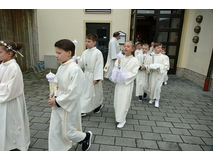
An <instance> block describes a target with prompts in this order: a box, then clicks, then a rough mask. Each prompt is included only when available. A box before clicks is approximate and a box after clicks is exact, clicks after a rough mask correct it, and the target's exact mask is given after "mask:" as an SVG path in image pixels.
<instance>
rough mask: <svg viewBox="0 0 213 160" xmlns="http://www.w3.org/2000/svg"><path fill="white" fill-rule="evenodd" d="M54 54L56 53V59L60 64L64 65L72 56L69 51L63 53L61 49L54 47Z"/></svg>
mask: <svg viewBox="0 0 213 160" xmlns="http://www.w3.org/2000/svg"><path fill="white" fill-rule="evenodd" d="M55 52H56V59H57V61H58V63H60V64H62V63H65V62H67V61H68V60H70V59H71V55H72V52H71V51H65V50H63V49H61V48H58V47H55Z"/></svg>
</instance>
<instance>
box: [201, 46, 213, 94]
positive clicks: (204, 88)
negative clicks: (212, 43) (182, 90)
mask: <svg viewBox="0 0 213 160" xmlns="http://www.w3.org/2000/svg"><path fill="white" fill-rule="evenodd" d="M212 70H213V49H212V55H211V60H210V63H209V69H208V73H207V76H206V79H205V83H204V87H203V91H208V90H209V84H210V80H211V75H212Z"/></svg>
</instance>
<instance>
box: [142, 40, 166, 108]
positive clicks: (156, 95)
mask: <svg viewBox="0 0 213 160" xmlns="http://www.w3.org/2000/svg"><path fill="white" fill-rule="evenodd" d="M161 49H162V44H161V43H155V44H154V52H152V53H151V54H150V55H148V56H147V58H146V61H145V66H146V68H147V70H148V71H149V72H150V75H149V76H150V77H149V94H150V95H149V97H150V101H149V103H150V104H152V103H153V102H155V107H159V100H160V92H161V86H162V84H163V79H164V74H165V72H166V71H167V68H168V62H167V61H165V58H164V55H162V54H161Z"/></svg>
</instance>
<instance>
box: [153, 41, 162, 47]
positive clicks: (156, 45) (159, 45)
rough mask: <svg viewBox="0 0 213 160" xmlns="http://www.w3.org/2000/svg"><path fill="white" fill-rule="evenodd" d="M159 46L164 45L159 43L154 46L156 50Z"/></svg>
mask: <svg viewBox="0 0 213 160" xmlns="http://www.w3.org/2000/svg"><path fill="white" fill-rule="evenodd" d="M158 46H162V43H159V42H157V43H155V44H154V48H156V47H158Z"/></svg>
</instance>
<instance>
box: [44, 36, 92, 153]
mask: <svg viewBox="0 0 213 160" xmlns="http://www.w3.org/2000/svg"><path fill="white" fill-rule="evenodd" d="M55 49H56V59H57V61H58V62H59V63H60V64H61V65H60V67H59V68H58V71H57V73H56V77H55V79H54V84H55V92H54V94H53V95H52V97H51V98H50V99H49V101H48V103H49V105H50V106H51V107H52V113H51V119H50V129H49V139H48V141H49V150H50V151H66V150H69V149H70V148H71V147H72V145H73V143H79V144H82V150H83V151H86V150H88V149H89V148H90V145H91V138H92V132H91V131H88V132H86V133H84V132H82V126H81V107H80V97H81V95H82V94H83V92H82V85H83V78H84V77H83V72H82V70H81V68H80V67H79V66H78V64H76V62H75V59H72V57H73V56H74V55H75V45H74V44H73V42H71V41H70V40H67V39H62V40H60V41H57V42H56V43H55Z"/></svg>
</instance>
